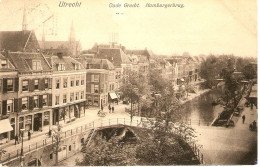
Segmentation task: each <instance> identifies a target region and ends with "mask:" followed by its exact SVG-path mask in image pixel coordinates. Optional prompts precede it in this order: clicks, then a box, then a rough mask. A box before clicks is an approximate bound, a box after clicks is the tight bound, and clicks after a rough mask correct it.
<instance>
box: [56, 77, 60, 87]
mask: <svg viewBox="0 0 260 167" xmlns="http://www.w3.org/2000/svg"><path fill="white" fill-rule="evenodd" d="M56 89H60V80H59V79H56Z"/></svg>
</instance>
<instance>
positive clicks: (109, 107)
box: [108, 104, 111, 113]
mask: <svg viewBox="0 0 260 167" xmlns="http://www.w3.org/2000/svg"><path fill="white" fill-rule="evenodd" d="M108 110H109V113H111V106H110V104H109V105H108Z"/></svg>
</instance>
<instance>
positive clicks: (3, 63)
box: [1, 60, 7, 68]
mask: <svg viewBox="0 0 260 167" xmlns="http://www.w3.org/2000/svg"><path fill="white" fill-rule="evenodd" d="M1 67H2V68H7V60H1Z"/></svg>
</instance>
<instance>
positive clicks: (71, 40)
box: [69, 20, 76, 43]
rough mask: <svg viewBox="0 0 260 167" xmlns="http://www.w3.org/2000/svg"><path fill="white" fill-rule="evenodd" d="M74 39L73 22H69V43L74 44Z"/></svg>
mask: <svg viewBox="0 0 260 167" xmlns="http://www.w3.org/2000/svg"><path fill="white" fill-rule="evenodd" d="M75 41H76V39H75V31H74V24H73V20H72V22H71V27H70V36H69V42H70V43H73V42H75Z"/></svg>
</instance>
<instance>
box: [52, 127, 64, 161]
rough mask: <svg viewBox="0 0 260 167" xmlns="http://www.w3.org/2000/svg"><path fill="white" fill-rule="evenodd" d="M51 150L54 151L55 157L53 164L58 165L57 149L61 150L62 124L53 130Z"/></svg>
mask: <svg viewBox="0 0 260 167" xmlns="http://www.w3.org/2000/svg"><path fill="white" fill-rule="evenodd" d="M53 132H54V133H53V136H52V139H53V150H54V153H55V154H56V158H55V165H58V160H59V159H58V154H59V151H60V150H61V140H62V126H61V125H58V126H57V129H54V130H53Z"/></svg>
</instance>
